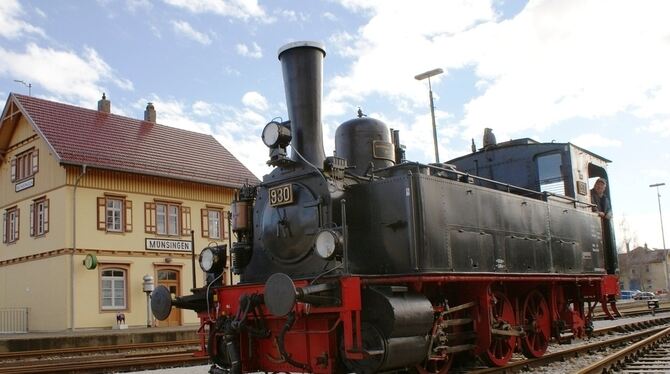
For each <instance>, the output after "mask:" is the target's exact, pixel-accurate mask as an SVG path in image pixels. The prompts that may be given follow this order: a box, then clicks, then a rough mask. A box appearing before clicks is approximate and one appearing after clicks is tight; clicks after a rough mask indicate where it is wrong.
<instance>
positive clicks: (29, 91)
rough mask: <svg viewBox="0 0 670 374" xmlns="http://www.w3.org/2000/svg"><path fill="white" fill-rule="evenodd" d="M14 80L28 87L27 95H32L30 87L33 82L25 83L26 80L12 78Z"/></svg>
mask: <svg viewBox="0 0 670 374" xmlns="http://www.w3.org/2000/svg"><path fill="white" fill-rule="evenodd" d="M14 82H16V83H21V84H22V85H24V86H26V87H28V96H33V95H32V88H33V84H32V83H26V82H24V81H22V80H20V79H14Z"/></svg>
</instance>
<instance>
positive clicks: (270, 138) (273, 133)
mask: <svg viewBox="0 0 670 374" xmlns="http://www.w3.org/2000/svg"><path fill="white" fill-rule="evenodd" d="M261 137H262V138H263V143H265V145H266V146H267V147H268V148H276V147H277V146H279V147H282V148H286V147H287V146H288V144H289V143H290V142H291V129H290V128H289V127H288V122H282V123H279V122H276V121H272V122H270V123H268V124H267V125H265V128H264V129H263V134H262V135H261Z"/></svg>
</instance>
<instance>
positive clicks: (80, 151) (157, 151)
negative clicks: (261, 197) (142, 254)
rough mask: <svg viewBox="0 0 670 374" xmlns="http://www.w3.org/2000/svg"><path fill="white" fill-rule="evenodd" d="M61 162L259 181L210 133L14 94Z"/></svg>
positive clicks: (214, 180)
mask: <svg viewBox="0 0 670 374" xmlns="http://www.w3.org/2000/svg"><path fill="white" fill-rule="evenodd" d="M12 98H14V99H15V100H16V102H17V105H18V106H19V108H20V109H21V111H22V112H23V113H24V114H25V115H26V116H27V117H28V121H30V122H32V123H33V124H34V125H35V126H36V127H37V130H38V131H39V132H40V133H41V134H42V135H43V136H44V137H45V138H46V141H47V142H48V143H49V144H50V146H51V147H52V149H53V150H54V152H56V155H57V156H56V157H57V158H58V159H59V161H60V162H61V163H64V164H75V165H88V166H89V167H98V168H102V169H113V170H122V171H128V172H134V173H141V174H150V175H156V176H163V177H168V178H175V179H183V180H189V181H194V182H204V183H208V184H215V185H224V186H230V187H239V186H241V185H242V184H244V183H245V182H247V181H248V182H249V183H252V184H255V183H258V178H256V176H254V175H253V174H252V173H251V171H249V169H247V168H246V167H245V166H244V165H242V163H241V162H240V161H238V160H237V159H236V158H235V157H234V156H233V155H232V154H230V152H228V150H226V149H225V148H224V147H223V146H222V145H221V144H220V143H219V142H217V141H216V139H214V137H213V136H211V135H204V134H199V133H196V132H192V131H187V130H182V129H178V128H174V127H169V126H164V125H159V124H157V123H151V122H146V121H142V120H137V119H132V118H128V117H122V116H119V115H116V114H110V113H103V112H99V111H97V110H92V109H85V108H80V107H76V106H72V105H67V104H62V103H56V102H53V101H48V100H43V99H38V98H35V97H30V96H25V95H19V94H14V93H12V94H11V95H10V98H9V100H8V102H9V101H10V100H12Z"/></svg>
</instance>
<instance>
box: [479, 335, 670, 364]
mask: <svg viewBox="0 0 670 374" xmlns="http://www.w3.org/2000/svg"><path fill="white" fill-rule="evenodd" d="M619 327H621V326H619ZM665 329H667V327H665V326H664V327H657V328H652V329H649V330H645V331H641V332H637V333H634V334H630V335H625V336H620V337H616V338H612V339H608V340H605V341H602V342H596V343H591V344H587V345H583V346H580V347H574V348H569V349H566V350H563V351H560V352H555V353H550V354H547V355H544V356H542V357H539V358H533V359H525V360H520V361H516V362H512V363H510V364H508V365H506V366H503V367H495V368H486V369H474V370H468V371H467V373H468V374H475V373H476V374H483V373H511V372H515V371H521V370H528V369H529V368H533V367H540V366H545V365H548V364H550V363H553V362H557V361H561V360H565V358H566V357H575V356H579V355H580V354H585V353H588V352H591V351H596V350H600V349H602V348H606V347H609V346H613V345H619V344H623V343H626V342H629V341H631V340H636V339H643V338H645V337H647V336H649V335H653V334H656V333H658V332H659V331H663V330H665Z"/></svg>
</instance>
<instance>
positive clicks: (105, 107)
mask: <svg viewBox="0 0 670 374" xmlns="http://www.w3.org/2000/svg"><path fill="white" fill-rule="evenodd" d="M98 112H103V113H111V112H112V102H111V101H109V100H107V96H105V93H104V92H103V93H102V99H101V100H99V101H98Z"/></svg>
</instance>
